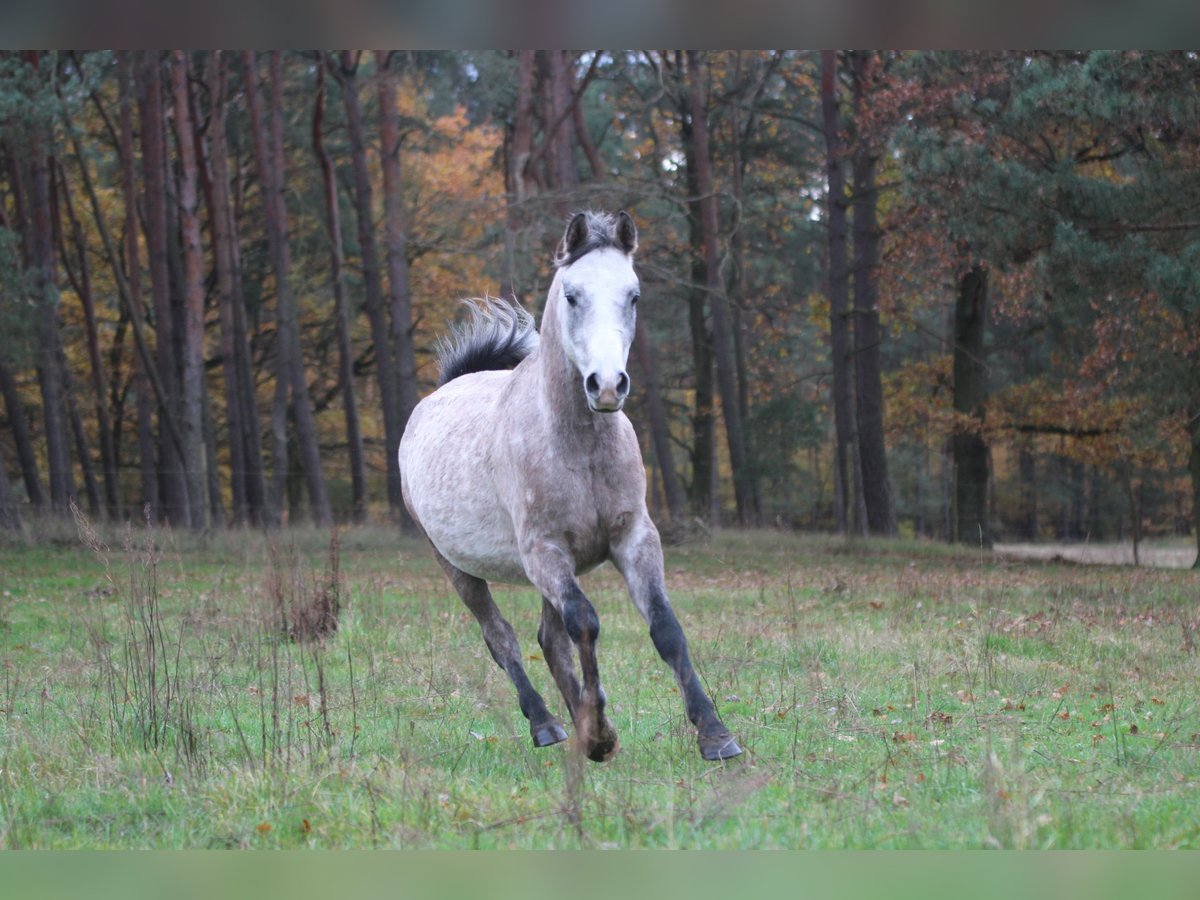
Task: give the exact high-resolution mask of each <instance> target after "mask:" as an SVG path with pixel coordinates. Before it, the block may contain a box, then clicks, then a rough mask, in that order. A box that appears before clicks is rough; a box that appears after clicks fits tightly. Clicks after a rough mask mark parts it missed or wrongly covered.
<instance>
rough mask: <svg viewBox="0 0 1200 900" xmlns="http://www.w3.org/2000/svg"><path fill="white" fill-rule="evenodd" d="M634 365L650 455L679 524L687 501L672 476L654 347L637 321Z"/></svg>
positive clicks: (676, 476)
mask: <svg viewBox="0 0 1200 900" xmlns="http://www.w3.org/2000/svg"><path fill="white" fill-rule="evenodd" d="M634 348H635V350H636V352H637V360H638V365H639V366H640V367H641V370H642V376H643V377H644V378H645V379H646V409H647V413H648V415H649V418H650V438H651V441H652V442H653V444H654V456H655V458H656V459H657V460H658V470H659V472H660V473H662V482H663V493H664V494H665V495H666V498H667V511H668V512H669V513H670V515H671V521H672V522H682V521H683V516H684V512H685V508H686V503H687V499H686V498H685V497H684V494H683V488H682V487H680V485H679V476H678V475H677V474H676V473H675V462H674V460H673V459H672V457H671V431H670V427H669V425H668V424H667V414H666V411H665V410H664V409H663V404H662V396H661V395H660V394H659V390H658V373H657V371H656V367H655V365H654V348H653V347H652V346H651V344H650V335H649V334H647V332H646V329H645V327H644V326H643V325H642V322H641V320H640V319H639V320H638V323H637V335H636V337H635V339H634Z"/></svg>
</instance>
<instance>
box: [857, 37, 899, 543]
mask: <svg viewBox="0 0 1200 900" xmlns="http://www.w3.org/2000/svg"><path fill="white" fill-rule="evenodd" d="M870 66H871V53H870V51H860V52H856V53H855V54H854V106H855V111H856V113H857V115H858V119H859V125H860V128H859V135H858V141H857V143H856V146H855V153H854V188H853V195H854V257H855V260H854V311H855V318H854V333H855V340H854V385H855V394H856V397H857V406H856V412H857V423H856V424H857V438H858V453H859V464H860V476H861V484H862V494H863V504H864V506H865V509H866V519H867V522H866V524H867V531H868V533H870V534H873V535H884V536H888V537H890V536H893V535H895V533H896V515H895V512H894V510H893V508H892V486H891V482H890V480H889V479H888V465H887V444H886V440H885V436H884V428H883V421H884V419H883V379H882V375H881V371H880V369H881V360H880V356H881V354H880V344H881V342H882V332H881V330H880V327H879V222H878V208H879V191H878V189H877V187H876V183H875V179H876V168H877V166H878V162H879V158H878V155H877V153H876V151H875V150H874V148H873V147H872V146H871V143H870V142H871V136H870V135H866V134H863V133H862V132H863V128H862V118H863V116H864V114H865V104H864V100H863V98H864V95H865V93H866V89H867V84H868V82H869V79H870V78H871V72H870Z"/></svg>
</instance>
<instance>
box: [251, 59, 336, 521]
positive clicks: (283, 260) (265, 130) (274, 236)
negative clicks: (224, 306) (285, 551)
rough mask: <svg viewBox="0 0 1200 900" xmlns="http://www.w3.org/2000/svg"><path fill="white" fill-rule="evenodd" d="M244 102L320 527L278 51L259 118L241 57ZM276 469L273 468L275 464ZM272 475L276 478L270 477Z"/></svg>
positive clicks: (321, 499)
mask: <svg viewBox="0 0 1200 900" xmlns="http://www.w3.org/2000/svg"><path fill="white" fill-rule="evenodd" d="M243 62H244V64H245V70H246V99H247V104H248V106H249V107H250V118H251V130H252V131H253V134H254V149H255V154H254V155H255V158H256V159H257V162H258V171H259V180H260V183H261V187H262V190H263V203H264V207H265V210H266V219H267V242H268V244H269V245H270V252H271V261H272V267H273V269H274V272H275V296H276V302H277V306H278V322H279V333H278V336H277V338H278V352H279V353H280V355H281V359H280V360H279V362H280V368H279V377H280V378H281V379H283V380H284V381H285V382H287V383H288V385H289V388H290V391H291V397H292V413H293V415H294V416H295V421H296V441H297V444H298V446H299V450H300V457H301V460H302V462H303V465H304V474H305V479H306V481H307V484H308V493H309V502H310V505H311V513H312V517H313V520H314V521H315V522H317V523H318V524H320V525H328V524H330V523H331V522H332V521H333V516H332V512H331V511H330V508H329V495H328V493H327V491H326V486H325V476H324V473H323V471H322V469H321V452H320V446H319V444H318V442H317V427H316V419H315V418H314V416H313V410H312V401H311V399H310V397H309V392H308V379H307V376H306V374H305V371H304V360H303V359H302V357H301V354H300V332H299V326H298V324H297V319H296V307H295V302H294V300H293V298H292V290H291V284H290V281H289V279H290V273H291V252H290V250H289V248H288V230H287V229H288V225H287V204H286V202H285V199H284V178H283V174H284V172H283V170H284V161H283V62H282V54H281V53H280V51H278V50H274V51H271V55H270V72H271V75H270V78H271V104H270V105H271V109H270V112H269V115H264V113H263V109H262V101H261V98H260V97H259V94H258V85H257V73H256V71H255V62H254V53H253V52H252V51H245V53H244V54H243ZM277 464H278V463H277ZM276 474H278V473H276Z"/></svg>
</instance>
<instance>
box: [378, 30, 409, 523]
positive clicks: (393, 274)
mask: <svg viewBox="0 0 1200 900" xmlns="http://www.w3.org/2000/svg"><path fill="white" fill-rule="evenodd" d="M375 58H376V60H377V65H376V68H377V69H378V72H379V76H378V77H379V138H380V141H379V143H380V152H379V155H380V161H381V166H382V169H383V217H384V234H385V235H386V236H387V270H388V292H389V294H390V297H391V313H392V328H391V337H392V340H391V346H392V350H393V353H394V359H395V364H396V379H397V381H398V384H397V387H398V389H399V395H398V397H397V400H398V402H399V404H400V409H399V421H398V423H397V427H398V428H399V431H400V434H401V435H403V434H404V429H405V427H406V426H407V425H408V417H409V416H411V415H412V411H413V410H414V409H416V406H417V400H418V399H419V398H418V396H417V355H416V351H415V350H414V349H413V341H412V296H411V291H410V288H409V277H408V275H409V273H408V235H407V222H406V221H405V219H406V215H405V210H404V196H403V190H402V184H401V181H400V122H399V117H398V114H397V112H396V73H395V71H394V70H393V69H392V68H391V66H390V65H389V54H388V52H387V51H385V50H377V51H375ZM399 447H400V443H399V441H397V442H396V443H395V444H389V445H388V447H387V454H388V455H389V456H396V455H397V451H398V450H399ZM397 471H399V469H398V468H397ZM399 513H400V521H401V522H402V523H404V524H405V525H406V527H407V526H411V522H410V521H409V518H408V513H407V510H405V508H404V506H403V504H402V505H401V506H400V509H399Z"/></svg>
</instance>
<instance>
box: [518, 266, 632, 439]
mask: <svg viewBox="0 0 1200 900" xmlns="http://www.w3.org/2000/svg"><path fill="white" fill-rule="evenodd" d="M560 281H561V270H560V274H556V275H555V276H554V281H553V282H552V283H551V285H550V292H549V294H548V295H547V297H546V308H545V310H544V312H543V313H542V327H541V328H540V330H539V342H538V349H537V353H538V356H539V360H538V362H539V373H540V375H541V394H542V400H543V402H544V404H545V408H546V409H547V411H548V412H549V417H550V422H549V425H550V428H551V430H553V431H554V432H555V433H557V434H559V435H561V436H562V437H563V438H565V439H568V440H570V441H572V442H574V441H577V440H578V439H580V438H582V437H584V436H586V435H591V434H604V433H607V430H608V429H609V428H610V427H611V426H612V424H613V419H614V416H612V415H605V414H601V413H595V412H592V410H591V409H590V408H589V407H588V404H587V400H586V398H585V397H584V393H583V381H582V379H581V378H580V375H579V372H578V371H576V369H575V366H573V365H572V364H571V361H570V360H569V359H568V358H567V353H566V350H564V349H563V345H562V338H561V335H560V332H559V322H558V306H559V304H560V303H561V302H563V301H562V288H561V285H560Z"/></svg>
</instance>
